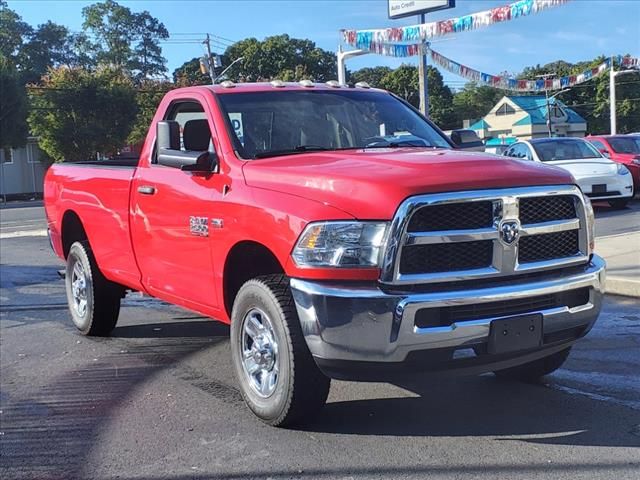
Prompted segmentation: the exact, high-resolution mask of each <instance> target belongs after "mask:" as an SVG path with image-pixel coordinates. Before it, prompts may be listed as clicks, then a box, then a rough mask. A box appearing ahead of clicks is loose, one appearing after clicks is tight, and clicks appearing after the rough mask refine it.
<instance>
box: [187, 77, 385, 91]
mask: <svg viewBox="0 0 640 480" xmlns="http://www.w3.org/2000/svg"><path fill="white" fill-rule="evenodd" d="M199 88H206V89H208V90H210V91H212V92H214V93H216V94H227V93H240V92H273V91H281V90H284V91H292V90H298V91H314V90H323V91H345V90H349V91H354V90H357V91H376V92H385V90H381V89H378V88H371V87H362V86H357V87H355V86H348V85H340V84H338V83H337V82H335V83H333V84H330V83H319V82H308V83H302V82H282V81H278V80H274V81H272V82H251V83H249V82H247V83H241V82H239V83H235V82H229V83H227V82H222V83H219V84H216V85H203V86H202V87H199Z"/></svg>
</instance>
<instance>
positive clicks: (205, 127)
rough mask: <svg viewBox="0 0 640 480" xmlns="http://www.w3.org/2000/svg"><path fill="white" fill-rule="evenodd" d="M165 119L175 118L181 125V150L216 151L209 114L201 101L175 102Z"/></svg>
mask: <svg viewBox="0 0 640 480" xmlns="http://www.w3.org/2000/svg"><path fill="white" fill-rule="evenodd" d="M165 120H175V121H176V122H178V124H179V125H180V150H181V151H183V152H184V151H204V150H208V151H210V152H213V151H214V149H213V142H212V141H211V130H210V129H209V122H208V120H207V115H206V113H205V112H204V108H202V105H201V104H200V102H195V101H188V102H179V103H175V104H173V105H172V106H171V107H170V108H169V111H168V115H167V116H166V118H165Z"/></svg>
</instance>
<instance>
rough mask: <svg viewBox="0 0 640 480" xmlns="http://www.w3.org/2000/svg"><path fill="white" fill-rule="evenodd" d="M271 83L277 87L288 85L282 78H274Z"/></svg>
mask: <svg viewBox="0 0 640 480" xmlns="http://www.w3.org/2000/svg"><path fill="white" fill-rule="evenodd" d="M270 83H271V86H272V87H275V88H282V87H286V85H285V83H284V82H283V81H282V80H272V81H271V82H270Z"/></svg>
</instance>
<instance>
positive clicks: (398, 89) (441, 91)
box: [380, 64, 456, 129]
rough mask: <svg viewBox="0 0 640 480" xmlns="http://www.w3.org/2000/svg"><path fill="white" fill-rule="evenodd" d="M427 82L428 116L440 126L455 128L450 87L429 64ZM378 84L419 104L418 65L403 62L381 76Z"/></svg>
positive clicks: (417, 105)
mask: <svg viewBox="0 0 640 480" xmlns="http://www.w3.org/2000/svg"><path fill="white" fill-rule="evenodd" d="M427 82H428V86H429V118H430V119H431V120H432V121H433V122H434V123H436V124H437V125H438V126H439V127H441V128H444V129H449V128H455V126H456V121H455V116H454V112H453V106H452V104H453V94H452V93H451V89H449V87H448V86H446V85H445V84H444V80H443V78H442V75H441V74H440V72H439V71H438V70H437V69H436V68H434V67H431V66H429V67H427ZM380 85H381V87H382V88H384V89H386V90H389V91H390V92H393V93H395V94H396V95H398V96H399V97H401V98H403V99H405V100H406V101H407V102H409V103H410V104H412V105H413V106H414V107H416V108H417V107H419V106H420V91H419V89H420V79H419V76H418V67H416V66H414V65H406V64H403V65H401V66H400V67H398V68H396V69H395V70H392V71H391V72H389V73H388V74H387V75H385V76H384V77H382V79H381V80H380Z"/></svg>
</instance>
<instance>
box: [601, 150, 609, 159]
mask: <svg viewBox="0 0 640 480" xmlns="http://www.w3.org/2000/svg"><path fill="white" fill-rule="evenodd" d="M600 153H601V154H602V155H604V156H605V157H607V158H611V154H610V153H609V152H607V151H606V150H600Z"/></svg>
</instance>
